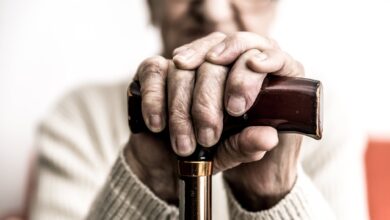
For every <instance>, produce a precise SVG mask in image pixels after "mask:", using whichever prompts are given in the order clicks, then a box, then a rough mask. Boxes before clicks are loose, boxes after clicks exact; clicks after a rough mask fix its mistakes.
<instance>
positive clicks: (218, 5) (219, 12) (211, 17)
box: [191, 0, 233, 24]
mask: <svg viewBox="0 0 390 220" xmlns="http://www.w3.org/2000/svg"><path fill="white" fill-rule="evenodd" d="M192 3H193V5H192V7H191V8H192V9H193V10H192V13H193V15H194V17H195V18H197V20H198V21H199V22H202V23H203V22H204V23H209V24H218V23H221V22H223V21H226V20H230V19H231V18H232V14H233V12H232V7H231V3H230V0H194V1H193V2H192Z"/></svg>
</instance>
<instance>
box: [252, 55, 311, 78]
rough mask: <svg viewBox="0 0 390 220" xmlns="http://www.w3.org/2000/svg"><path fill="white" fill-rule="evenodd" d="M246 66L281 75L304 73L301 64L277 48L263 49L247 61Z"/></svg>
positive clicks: (300, 74)
mask: <svg viewBox="0 0 390 220" xmlns="http://www.w3.org/2000/svg"><path fill="white" fill-rule="evenodd" d="M247 66H248V67H249V68H250V69H251V70H253V71H255V72H260V73H273V74H276V75H281V76H299V77H302V76H304V75H305V70H304V68H303V65H302V64H301V63H300V62H298V61H296V60H295V59H293V58H292V57H291V56H290V55H288V54H287V53H285V52H283V51H282V50H278V49H271V50H264V51H262V53H258V54H255V55H254V56H252V57H251V58H249V59H248V61H247Z"/></svg>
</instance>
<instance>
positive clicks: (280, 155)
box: [30, 0, 366, 220]
mask: <svg viewBox="0 0 390 220" xmlns="http://www.w3.org/2000/svg"><path fill="white" fill-rule="evenodd" d="M148 4H149V6H150V12H151V19H152V22H153V23H154V24H155V25H156V26H158V27H159V28H160V29H161V37H162V40H163V46H164V47H163V51H162V56H155V57H151V58H147V59H145V61H144V62H142V64H140V66H139V67H138V68H137V72H136V75H135V79H136V80H139V82H140V84H141V88H142V89H141V95H142V98H143V101H142V109H143V112H142V114H143V117H144V120H145V122H146V125H147V127H148V128H149V130H150V131H151V132H149V133H141V134H134V135H131V134H130V133H129V129H128V127H127V114H126V108H127V103H126V92H125V91H126V87H127V85H128V84H129V82H126V83H124V84H120V85H107V86H94V87H86V88H82V89H80V90H78V91H75V92H73V93H71V94H69V95H68V96H66V97H65V98H64V99H63V100H62V101H61V102H60V103H59V104H58V106H57V108H56V109H55V110H54V111H53V112H52V113H51V114H50V116H48V117H47V118H46V120H45V121H44V122H43V123H42V125H41V127H40V130H39V135H38V139H37V144H38V147H39V148H40V153H39V163H38V183H37V189H36V193H35V196H34V199H33V202H32V207H31V215H30V217H31V218H32V219H40V220H45V219H84V218H89V219H175V218H177V217H178V208H177V203H178V184H177V174H176V163H175V154H177V155H179V156H187V155H190V154H191V153H192V152H193V151H194V149H195V146H196V143H199V144H201V145H202V146H204V147H212V146H214V145H215V144H216V143H217V142H218V140H219V137H220V135H221V131H222V118H223V112H224V111H226V112H227V113H228V114H230V115H232V116H240V115H242V114H244V113H245V112H246V111H247V110H248V109H249V108H250V107H251V106H252V104H253V102H254V100H255V98H256V96H257V94H258V93H259V90H260V88H261V85H262V81H263V79H264V77H265V76H266V74H275V75H281V76H304V68H303V66H302V65H301V64H300V63H299V62H298V61H296V60H295V59H294V58H293V57H292V56H290V55H289V54H288V53H286V52H285V51H283V50H282V49H281V48H280V47H279V46H278V44H277V42H276V41H275V40H272V39H270V38H269V37H268V35H267V34H268V31H269V28H270V26H271V24H272V21H273V20H274V18H275V16H276V9H277V5H278V1H273V0H149V1H148ZM145 43H147V42H145ZM327 104H329V103H327ZM130 107H131V106H130ZM340 114H341V113H340ZM327 116H328V118H329V117H332V116H333V115H332V113H331V114H330V115H327ZM329 121H332V119H330V120H329ZM331 124H332V123H331ZM166 127H169V131H170V134H169V135H170V140H166V139H163V138H161V137H160V136H158V135H156V134H157V133H159V132H160V131H162V130H163V129H164V128H166ZM338 129H339V130H338V131H337V132H338V135H333V136H331V135H330V136H328V137H326V138H325V140H324V141H322V142H320V143H315V142H311V141H308V140H305V141H304V144H305V145H312V146H307V147H306V146H305V148H307V149H304V152H302V153H303V154H302V155H301V157H300V151H301V143H302V137H301V136H300V135H296V134H278V133H277V131H276V130H275V129H274V128H272V127H266V126H257V127H248V128H246V129H244V130H243V131H241V132H240V133H239V134H236V135H233V136H231V137H229V138H228V139H226V140H224V141H223V142H222V143H221V144H220V145H219V146H214V147H216V148H217V150H216V155H215V158H214V164H215V166H214V168H215V170H216V173H218V174H217V175H216V177H215V182H214V183H213V193H214V195H213V198H214V202H215V203H214V204H213V214H214V218H215V219H227V218H231V219H316V220H317V219H334V218H335V217H338V218H340V219H354V220H356V219H365V218H366V207H365V204H364V198H363V197H362V195H364V193H363V190H364V184H362V183H363V175H362V167H361V166H362V164H361V152H362V150H363V148H362V147H361V146H362V144H363V143H362V142H359V140H356V139H355V140H354V141H351V139H350V138H349V137H348V135H349V134H350V133H349V132H348V131H346V130H345V129H340V128H338ZM335 131H336V130H335ZM331 132H332V131H329V133H331ZM315 145H321V146H315ZM352 146H353V147H352ZM172 150H173V151H172ZM348 171H349V172H350V173H348Z"/></svg>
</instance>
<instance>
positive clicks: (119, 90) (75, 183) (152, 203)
mask: <svg viewBox="0 0 390 220" xmlns="http://www.w3.org/2000/svg"><path fill="white" fill-rule="evenodd" d="M325 101H327V100H325ZM327 104H328V105H327V108H326V112H325V116H326V121H325V122H326V124H325V128H324V130H325V132H326V133H325V135H324V139H323V140H322V141H313V140H310V139H305V140H304V146H303V152H302V154H301V157H302V158H301V165H302V166H301V169H300V171H299V173H298V179H297V182H296V184H295V185H294V187H293V189H292V191H291V192H290V193H289V194H288V195H287V196H286V197H285V198H284V199H283V200H281V201H280V202H279V203H278V204H277V205H275V206H274V207H272V208H271V209H269V210H265V211H261V212H248V211H246V210H244V209H243V208H241V207H240V205H239V204H238V202H237V201H236V200H235V199H234V197H233V196H232V194H231V193H230V191H229V189H227V188H225V185H224V184H223V180H222V177H221V175H216V176H215V177H214V179H213V218H214V219H217V220H219V219H229V218H230V219H264V220H268V219H269V220H271V219H272V220H279V219H315V220H317V219H326V220H330V219H335V217H337V219H346V220H365V219H367V213H366V203H365V193H364V192H365V186H364V181H363V180H364V175H363V174H364V173H363V163H362V161H363V159H362V158H363V152H364V139H363V138H362V137H363V135H361V134H360V133H357V131H356V126H352V124H350V123H349V122H348V120H346V118H345V115H344V114H343V113H342V109H344V108H343V107H340V103H337V102H335V101H334V100H332V105H330V103H327ZM336 129H337V130H336ZM129 135H130V133H129V129H128V126H127V114H126V85H125V84H118V85H109V86H88V87H85V88H81V89H79V90H77V91H74V92H73V93H71V94H69V95H67V96H66V97H64V98H63V99H62V100H61V101H60V103H59V104H58V105H57V106H56V108H55V109H54V110H53V111H52V112H51V114H49V116H48V117H47V118H45V120H44V121H43V123H42V124H41V126H40V127H39V131H38V136H37V146H38V147H39V157H38V182H37V190H36V193H35V196H34V199H33V202H32V209H31V213H30V214H31V219H37V220H56V219H63V220H71V219H72V220H77V219H177V218H178V209H177V207H173V206H169V205H168V204H167V203H165V202H164V201H162V200H161V199H159V198H158V197H157V196H156V195H154V194H153V193H152V192H151V191H150V190H149V189H148V188H147V187H146V186H145V185H144V184H143V183H142V182H141V181H140V180H139V179H138V178H137V177H136V176H135V175H134V174H133V173H132V171H131V170H130V169H129V167H128V166H127V164H126V162H125V160H124V158H123V154H122V147H123V146H124V145H125V143H126V141H127V140H128V138H129Z"/></svg>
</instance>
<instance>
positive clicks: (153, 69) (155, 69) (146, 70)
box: [140, 56, 166, 77]
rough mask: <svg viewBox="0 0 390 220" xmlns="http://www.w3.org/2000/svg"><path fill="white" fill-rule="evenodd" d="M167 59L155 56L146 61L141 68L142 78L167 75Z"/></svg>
mask: <svg viewBox="0 0 390 220" xmlns="http://www.w3.org/2000/svg"><path fill="white" fill-rule="evenodd" d="M165 62H166V60H165V58H163V57H161V56H154V57H150V58H148V59H146V60H144V61H143V62H142V64H141V66H140V74H141V75H142V76H144V77H145V76H150V75H151V76H156V75H157V76H164V75H165Z"/></svg>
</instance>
